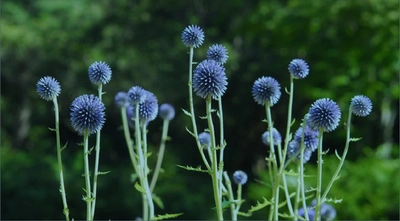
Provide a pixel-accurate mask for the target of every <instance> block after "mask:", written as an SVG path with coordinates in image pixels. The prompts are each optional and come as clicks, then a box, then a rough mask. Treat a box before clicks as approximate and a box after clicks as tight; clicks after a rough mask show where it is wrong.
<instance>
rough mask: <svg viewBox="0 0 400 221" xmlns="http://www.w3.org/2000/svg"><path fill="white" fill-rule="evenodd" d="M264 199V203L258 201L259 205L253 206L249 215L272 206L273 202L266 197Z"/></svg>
mask: <svg viewBox="0 0 400 221" xmlns="http://www.w3.org/2000/svg"><path fill="white" fill-rule="evenodd" d="M263 199H264V202H262V203H260V202H259V201H257V205H255V206H251V208H250V209H249V211H248V212H247V213H250V214H251V213H253V212H255V211H258V210H260V209H263V208H264V207H266V206H268V205H272V202H270V201H268V200H267V199H266V198H265V197H263Z"/></svg>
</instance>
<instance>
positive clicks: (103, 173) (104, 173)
mask: <svg viewBox="0 0 400 221" xmlns="http://www.w3.org/2000/svg"><path fill="white" fill-rule="evenodd" d="M108 173H111V171H105V172H101V171H99V172H97V174H98V175H106V174H108Z"/></svg>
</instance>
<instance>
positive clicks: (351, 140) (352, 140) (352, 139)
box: [349, 137, 362, 142]
mask: <svg viewBox="0 0 400 221" xmlns="http://www.w3.org/2000/svg"><path fill="white" fill-rule="evenodd" d="M361 139H362V137H358V138H356V137H352V138H350V140H349V141H350V142H357V141H359V140H361Z"/></svg>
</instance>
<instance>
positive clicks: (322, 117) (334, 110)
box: [306, 98, 341, 132]
mask: <svg viewBox="0 0 400 221" xmlns="http://www.w3.org/2000/svg"><path fill="white" fill-rule="evenodd" d="M340 117H341V113H340V108H339V106H338V105H337V104H336V103H335V102H334V101H332V100H331V99H329V98H322V99H318V100H317V101H315V102H314V103H313V104H312V105H311V108H310V110H309V112H308V116H307V119H306V121H307V125H308V126H309V127H311V128H312V129H313V130H317V131H319V130H320V129H323V130H324V131H325V132H330V131H333V130H335V129H336V127H337V126H338V125H339V121H340Z"/></svg>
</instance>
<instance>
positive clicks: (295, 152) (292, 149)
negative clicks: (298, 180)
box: [287, 140, 312, 163]
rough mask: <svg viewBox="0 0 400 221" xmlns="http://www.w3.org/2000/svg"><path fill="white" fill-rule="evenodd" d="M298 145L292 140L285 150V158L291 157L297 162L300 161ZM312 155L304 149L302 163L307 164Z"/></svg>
mask: <svg viewBox="0 0 400 221" xmlns="http://www.w3.org/2000/svg"><path fill="white" fill-rule="evenodd" d="M300 148H301V146H300V143H299V142H297V141H295V140H292V141H290V142H289V144H288V149H287V157H288V158H289V159H290V158H292V157H296V159H297V160H299V159H300ZM311 155H312V151H311V150H310V149H307V148H305V149H304V152H303V163H307V162H308V161H309V160H310V158H311Z"/></svg>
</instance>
